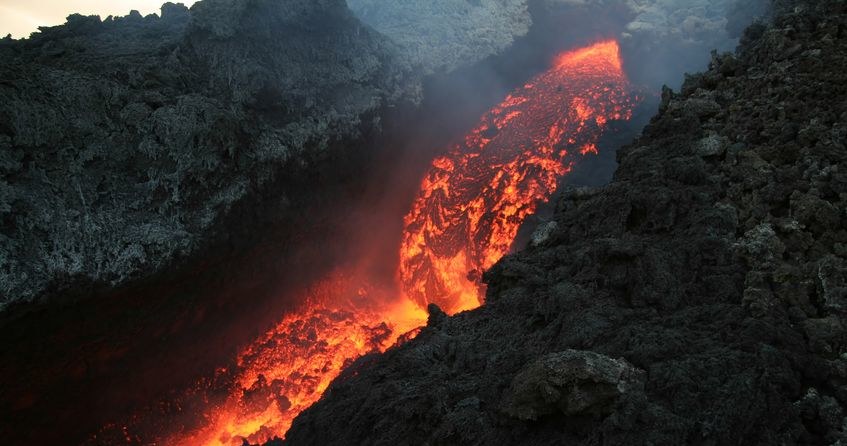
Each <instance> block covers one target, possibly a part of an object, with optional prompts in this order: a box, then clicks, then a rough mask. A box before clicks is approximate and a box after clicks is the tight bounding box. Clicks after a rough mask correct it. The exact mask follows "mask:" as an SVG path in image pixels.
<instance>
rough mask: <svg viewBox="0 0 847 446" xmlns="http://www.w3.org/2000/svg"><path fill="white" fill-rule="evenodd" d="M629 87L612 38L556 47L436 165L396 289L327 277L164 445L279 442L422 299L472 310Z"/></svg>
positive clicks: (416, 319) (623, 106)
mask: <svg viewBox="0 0 847 446" xmlns="http://www.w3.org/2000/svg"><path fill="white" fill-rule="evenodd" d="M629 92H630V88H629V85H628V82H627V79H626V76H625V75H624V72H623V70H622V67H621V59H620V54H619V49H618V45H617V43H616V42H614V41H607V42H601V43H598V44H595V45H592V46H590V47H587V48H583V49H579V50H575V51H571V52H566V53H563V54H561V55H559V56H558V57H557V58H556V60H555V63H554V64H553V67H552V68H550V69H549V70H548V71H546V72H544V73H542V74H540V75H539V76H537V77H535V78H534V79H532V80H531V81H529V82H528V83H527V84H526V85H524V86H523V87H521V88H519V89H517V90H516V91H514V92H513V93H512V94H510V95H509V96H508V97H507V98H506V99H505V100H504V101H503V102H502V103H501V104H499V105H498V106H496V107H494V108H493V109H492V110H490V111H489V112H488V113H486V114H485V115H484V116H483V117H482V119H481V122H480V124H479V125H478V126H477V127H476V128H475V129H473V130H472V131H471V132H470V133H469V134H468V135H467V136H466V137H465V138H464V140H463V141H461V142H460V143H458V144H456V145H454V146H453V147H452V148H451V149H450V150H449V151H448V152H447V154H446V155H444V156H441V157H439V158H437V159H435V160H434V161H433V162H432V165H431V167H430V169H429V171H428V173H427V174H426V176H425V178H424V179H423V181H422V183H421V187H420V192H419V193H418V195H417V198H416V199H415V201H414V204H413V206H412V209H411V211H410V212H409V213H408V215H406V217H405V220H404V222H405V232H404V234H403V239H402V246H401V247H400V265H399V268H398V270H399V272H398V276H399V285H400V291H399V292H397V291H391V290H396V285H392V284H386V285H385V286H382V287H370V286H368V285H364V284H365V283H366V281H367V280H366V279H363V278H362V277H357V275H356V274H346V275H342V278H338V277H334V278H331V279H328V280H326V281H324V282H322V283H321V284H319V285H318V286H317V287H316V289H314V290H313V291H312V292H311V294H310V296H307V298H306V299H305V300H304V302H305V303H304V304H303V305H302V307H301V309H300V311H296V312H293V313H291V314H289V315H287V316H285V317H284V318H283V319H282V320H281V321H280V322H279V324H278V325H277V326H276V327H275V328H273V329H272V330H270V331H269V332H268V333H266V334H265V335H264V336H263V337H261V338H260V339H258V340H257V341H255V342H254V343H253V344H252V345H250V346H249V347H247V348H246V349H245V350H244V351H243V352H242V354H241V355H240V356H239V358H238V362H237V370H236V371H235V373H234V376H233V381H234V384H233V385H232V386H231V387H230V388H228V396H226V397H224V398H223V399H220V398H211V397H210V396H209V395H208V394H204V396H203V400H204V403H205V404H207V406H211V407H210V408H207V409H205V413H204V414H203V420H202V422H201V423H202V425H203V427H201V428H199V429H191V428H188V429H185V430H184V431H181V432H178V433H175V434H173V435H170V436H168V437H167V438H165V439H163V440H162V441H161V442H159V444H192V445H226V446H229V445H241V444H242V441H243V439H247V440H248V441H249V442H251V443H259V442H263V441H266V440H269V439H272V438H273V437H274V436H283V435H284V434H285V432H286V431H287V430H288V428H289V427H290V426H291V423H292V421H293V419H294V418H295V417H296V416H297V415H298V414H299V413H300V412H301V411H303V410H304V409H306V408H307V407H309V406H310V405H311V404H313V403H314V402H316V401H317V400H318V399H319V398H320V396H321V395H322V394H323V392H324V391H325V390H326V388H327V386H329V384H330V382H331V381H332V380H333V379H335V378H336V377H337V376H338V375H339V373H340V372H341V371H342V369H344V367H345V366H347V365H348V364H349V363H350V362H351V361H353V360H355V359H356V358H358V357H360V356H362V355H364V354H367V353H370V352H378V351H384V350H385V349H387V348H389V347H391V346H392V345H393V344H394V343H395V342H396V341H397V340H398V339H399V338H400V336H401V335H403V334H404V333H406V332H408V331H410V330H412V329H414V328H416V327H420V326H421V325H423V324H424V323H425V322H426V311H425V310H424V308H426V307H427V305H428V304H429V303H437V304H438V305H439V306H441V307H442V308H443V309H444V310H445V311H446V312H448V313H451V314H452V313H456V312H459V311H463V310H468V309H471V308H475V307H477V306H479V305H480V303H481V296H482V295H483V289H482V285H481V282H480V276H481V272H482V271H484V270H486V269H488V268H490V267H491V266H492V265H493V264H494V263H495V262H497V261H498V260H499V259H500V258H501V257H503V256H504V255H505V254H507V253H508V252H509V250H510V249H511V245H512V243H513V240H514V238H515V235H516V234H517V232H518V229H519V227H520V225H521V223H522V222H523V220H524V219H525V218H526V217H527V216H529V215H530V214H532V213H533V212H534V211H535V210H536V207H537V205H538V204H539V203H540V202H542V201H544V200H547V199H549V197H550V196H551V195H552V194H553V192H554V191H555V190H556V187H557V184H558V181H559V179H560V178H561V177H562V176H563V175H564V174H566V173H567V172H568V171H569V170H570V169H571V166H572V163H573V162H575V161H576V160H577V159H578V157H580V156H583V155H587V154H590V153H596V152H597V147H596V144H597V142H598V139H599V137H600V135H601V133H602V132H603V130H604V129H605V127H606V126H607V125H608V123H609V122H610V121H613V120H623V119H629V118H630V116H631V110H632V105H633V103H632V100H631V96H630V93H629ZM385 290H389V291H385ZM386 295H389V296H386ZM385 302H389V303H388V304H386V303H385ZM201 393H202V392H201ZM124 433H126V430H124ZM127 438H129V435H128V434H127Z"/></svg>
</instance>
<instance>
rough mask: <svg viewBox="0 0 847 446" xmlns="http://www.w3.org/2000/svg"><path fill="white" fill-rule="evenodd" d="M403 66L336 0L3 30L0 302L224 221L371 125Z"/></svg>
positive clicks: (157, 261)
mask: <svg viewBox="0 0 847 446" xmlns="http://www.w3.org/2000/svg"><path fill="white" fill-rule="evenodd" d="M403 66H404V65H403V63H402V62H400V61H399V56H398V55H397V54H396V51H395V47H394V45H393V44H391V43H389V42H388V40H387V39H386V38H384V37H382V36H380V35H378V34H377V33H376V32H374V31H372V30H371V29H370V28H368V27H367V26H366V25H364V24H362V23H361V22H359V21H358V19H356V18H355V17H354V16H353V15H352V13H351V12H350V11H349V10H348V9H347V6H346V3H345V2H344V1H343V0H320V1H313V0H288V1H277V0H260V1H247V0H236V1H231V0H205V1H202V2H199V3H197V4H195V5H194V6H193V7H192V9H191V10H190V11H189V10H188V9H186V8H185V7H184V6H181V5H180V6H177V5H173V4H170V3H169V4H166V5H165V6H164V7H163V8H162V16H161V17H158V16H155V15H152V16H148V17H141V16H140V15H138V14H137V13H135V14H131V15H129V16H127V17H123V18H117V19H111V18H109V19H107V20H105V21H101V20H100V19H99V18H98V17H96V16H92V17H83V16H79V15H73V16H70V17H69V20H68V23H67V24H65V25H63V26H58V27H52V28H44V29H42V32H40V33H37V34H35V35H34V36H33V37H32V38H30V39H26V40H20V41H15V40H11V39H4V40H0V80H1V81H0V228H2V231H0V309H2V308H3V306H5V305H7V304H9V303H12V302H18V301H27V300H31V299H33V298H38V297H41V296H43V294H44V292H45V290H46V289H48V287H49V288H50V289H51V290H52V291H53V293H54V294H55V293H57V292H59V291H62V290H63V289H65V288H67V285H68V284H74V287H75V288H77V289H79V288H80V285H79V284H80V282H99V283H105V284H108V285H109V286H114V285H117V284H120V283H124V282H127V281H128V280H130V279H135V278H139V277H144V276H148V275H150V274H151V273H155V272H158V271H160V270H162V269H163V268H164V267H167V266H169V265H170V264H171V262H172V260H173V259H174V258H178V257H180V256H186V257H187V256H190V255H191V254H194V253H195V252H196V251H197V249H198V247H201V246H202V245H204V244H207V243H208V242H209V241H210V240H212V239H214V238H215V233H223V234H224V235H226V234H231V233H233V232H235V230H234V229H233V228H231V227H229V228H222V227H220V226H221V222H222V218H223V217H224V216H226V215H227V214H228V212H229V210H230V208H231V207H232V206H233V205H234V204H236V203H238V202H240V201H242V200H244V199H245V198H249V197H256V195H257V194H260V193H262V192H263V191H264V188H265V187H266V186H267V184H268V183H269V182H270V181H272V180H274V178H275V177H276V176H279V175H280V174H282V175H289V176H293V175H296V174H297V173H298V172H300V171H303V170H304V167H305V166H306V165H308V164H310V163H312V162H313V161H314V160H319V161H324V160H325V159H326V158H327V157H328V156H331V155H332V153H331V152H329V147H330V146H332V145H333V143H334V142H336V141H339V140H343V141H350V140H351V139H353V138H355V137H356V135H358V134H359V132H360V131H361V130H363V129H364V130H366V129H368V128H371V126H372V124H373V123H372V122H371V121H370V118H368V116H371V117H372V116H373V115H375V114H377V112H378V110H379V108H380V107H382V106H383V105H384V104H385V103H386V102H387V101H394V100H396V99H397V98H398V97H399V96H400V95H401V94H402V93H403V92H404V91H405V89H406V88H407V87H410V85H412V83H413V81H412V80H411V78H410V77H409V76H408V75H409V73H408V72H407V71H404V68H403ZM363 120H365V122H364V123H363ZM336 145H337V144H336ZM324 164H331V162H324ZM299 193H301V191H292V190H275V191H274V194H275V198H276V201H277V202H281V203H284V202H285V201H287V200H289V199H290V198H289V197H287V196H288V195H293V194H299ZM253 201H258V200H255V199H254V200H253ZM263 204H265V203H262V202H258V203H256V206H261V205H263ZM244 223H245V224H249V223H250V222H249V221H245V222H244ZM226 236H227V237H229V236H230V235H226Z"/></svg>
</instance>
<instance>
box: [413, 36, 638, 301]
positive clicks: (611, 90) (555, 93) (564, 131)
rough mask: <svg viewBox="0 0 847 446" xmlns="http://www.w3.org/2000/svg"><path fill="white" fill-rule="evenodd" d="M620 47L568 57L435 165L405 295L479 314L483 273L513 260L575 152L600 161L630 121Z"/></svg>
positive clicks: (424, 189) (420, 210)
mask: <svg viewBox="0 0 847 446" xmlns="http://www.w3.org/2000/svg"><path fill="white" fill-rule="evenodd" d="M629 91H630V90H629V85H628V82H627V79H626V76H625V75H624V72H623V69H622V67H621V59H620V50H619V48H618V45H617V42H615V41H608V42H602V43H598V44H596V45H592V46H590V47H588V48H583V49H579V50H576V51H571V52H567V53H563V54H561V55H559V56H558V57H557V58H556V62H555V64H554V66H553V68H552V69H550V70H549V71H547V72H545V73H543V74H541V75H539V76H537V77H536V78H535V79H532V80H531V81H530V82H529V83H527V84H526V85H525V86H524V87H523V88H520V89H518V90H517V91H515V92H513V93H512V94H510V95H509V96H508V97H507V98H506V99H505V100H504V101H503V102H502V103H501V104H500V105H498V106H497V107H494V108H493V109H492V110H491V111H489V112H488V113H486V114H485V116H483V117H482V121H481V123H480V124H479V125H478V126H477V127H476V128H475V129H474V130H473V131H471V132H470V134H469V135H468V136H467V137H466V138H465V139H464V141H462V142H461V143H459V144H456V145H455V146H454V147H453V148H452V149H451V150H450V152H449V153H448V154H447V155H445V156H442V157H440V158H438V159H436V160H435V161H433V163H432V168H431V169H430V170H429V173H428V174H427V176H426V178H425V179H424V180H423V184H422V185H421V190H420V193H419V194H418V197H417V199H416V200H415V203H414V205H413V207H412V210H411V212H409V214H408V215H407V216H406V219H405V227H406V230H405V232H404V233H403V246H402V247H401V250H400V280H401V282H402V286H403V290H404V291H405V292H406V294H407V295H408V296H409V297H410V298H412V299H413V300H414V301H415V302H417V303H418V304H420V305H421V306H423V307H426V305H427V304H428V303H436V304H438V305H439V306H440V307H441V308H443V309H444V310H445V311H446V312H448V313H456V312H459V311H463V310H468V309H471V308H476V307H477V306H479V305H480V303H481V302H480V296H482V295H484V293H483V292H482V290H481V285H480V281H479V279H480V275H481V272H482V271H485V270H487V269H488V268H490V267H491V266H492V265H494V263H496V262H497V261H498V260H500V258H501V257H503V255H505V254H506V253H508V252H509V250H510V249H511V246H512V242H513V241H514V239H515V235H516V234H517V232H518V229H519V228H520V225H521V224H522V223H523V221H524V219H525V218H526V217H527V216H529V215H531V214H532V213H534V212H535V210H536V207H537V205H538V204H539V203H540V202H541V201H544V200H546V199H548V198H549V197H550V196H551V195H552V194H553V192H554V191H555V190H556V186H557V184H558V181H559V178H561V177H562V175H564V174H565V173H567V172H568V171H569V170H570V168H571V163H572V162H573V161H574V159H573V157H571V156H569V155H571V154H572V152H574V150H575V151H576V152H577V153H578V154H580V155H586V154H589V153H597V147H596V142H597V140H598V139H599V137H600V135H601V133H602V131H603V130H604V128H605V127H606V125H607V123H608V122H609V121H610V120H620V119H629V118H630V115H631V110H632V104H631V101H630V94H629Z"/></svg>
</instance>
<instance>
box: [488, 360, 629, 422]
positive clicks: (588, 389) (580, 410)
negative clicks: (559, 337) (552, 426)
mask: <svg viewBox="0 0 847 446" xmlns="http://www.w3.org/2000/svg"><path fill="white" fill-rule="evenodd" d="M643 374H644V372H643V371H641V370H637V369H636V368H634V367H633V366H631V365H629V364H627V363H626V361H620V360H615V359H612V358H609V357H607V356H603V355H600V354H597V353H593V352H588V351H577V350H566V351H564V352H559V353H552V354H549V355H547V356H545V357H543V358H541V359H539V360H537V361H534V362H532V363H531V364H529V365H527V366H526V367H524V368H523V369H522V370H521V371H520V372H518V374H517V375H516V376H515V378H514V379H513V380H512V384H511V386H510V388H509V390H508V391H507V392H506V393H505V395H504V397H503V398H504V402H503V403H502V406H501V408H502V410H503V411H504V412H506V413H508V414H509V415H511V416H513V417H516V418H519V419H522V420H537V419H538V418H539V417H541V416H544V415H550V414H553V413H557V412H561V413H562V414H565V415H569V416H570V415H580V414H592V415H608V414H610V413H611V412H612V411H613V410H614V409H615V406H616V404H617V403H618V402H619V400H620V399H621V397H623V396H624V395H627V394H631V393H635V392H639V391H642V390H643V384H644V383H643V381H644V379H643Z"/></svg>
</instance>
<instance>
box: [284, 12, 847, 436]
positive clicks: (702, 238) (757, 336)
mask: <svg viewBox="0 0 847 446" xmlns="http://www.w3.org/2000/svg"><path fill="white" fill-rule="evenodd" d="M776 7H777V10H776V11H775V17H774V19H773V22H772V24H769V25H763V24H757V25H755V26H753V27H751V28H749V29H748V30H747V31H745V33H744V36H743V37H742V47H741V48H740V49H739V52H738V53H737V55H715V56H714V57H713V60H712V63H711V65H710V67H709V69H708V71H706V72H704V73H702V74H698V75H695V76H691V77H689V78H688V79H687V81H686V83H685V84H684V86H683V88H682V90H681V91H680V92H679V93H674V92H672V91H670V90H666V91H665V93H664V95H663V103H662V107H661V110H660V113H659V115H658V116H657V117H656V118H655V119H654V120H653V121H652V123H651V124H650V125H649V126H648V127H647V128H646V129H645V131H644V133H643V135H642V136H641V137H640V138H639V139H638V140H637V141H636V142H635V143H634V144H632V145H631V146H629V147H627V148H625V149H624V150H622V151H621V152H619V161H620V163H621V164H620V168H619V170H618V171H617V173H616V176H615V179H614V181H613V182H612V183H611V184H609V185H608V186H605V187H602V188H600V189H597V190H595V191H594V193H585V191H579V192H574V193H565V194H563V198H562V199H561V201H560V202H559V205H558V209H559V210H558V212H557V216H556V219H555V222H556V225H555V227H552V228H551V229H550V231H549V234H545V235H544V237H539V238H538V239H537V241H536V243H534V244H533V246H531V247H529V248H527V249H526V250H525V251H523V252H520V253H518V254H515V255H512V256H509V257H507V258H505V259H503V260H502V261H501V262H500V263H498V264H497V265H496V266H495V267H494V268H492V270H491V271H489V272H488V273H487V274H486V275H485V278H486V281H487V283H488V285H489V288H488V293H487V298H486V304H485V305H484V306H483V307H482V308H480V309H478V310H475V311H471V312H466V313H462V314H459V315H457V316H454V317H451V318H441V317H439V318H437V319H438V323H437V324H430V325H429V326H427V327H426V328H424V329H423V330H422V331H421V333H420V335H419V336H418V337H417V338H415V339H414V340H411V341H409V342H406V343H404V344H403V345H401V346H398V347H396V348H393V349H391V350H389V351H388V352H386V353H385V354H383V355H380V356H368V357H365V358H362V359H360V360H359V361H358V362H357V363H355V364H354V365H353V366H351V367H350V368H349V369H348V370H346V371H345V372H344V373H343V374H342V376H341V377H339V379H337V380H336V381H335V382H334V383H333V385H332V386H331V387H330V389H329V390H328V391H327V393H326V394H325V396H324V398H323V399H322V400H321V401H320V402H319V403H317V404H316V405H315V406H313V407H312V408H310V409H309V410H307V411H305V412H303V413H302V414H301V416H300V417H299V418H298V419H297V420H296V421H295V423H294V425H293V427H292V429H291V430H290V431H289V433H288V435H287V440H286V441H287V442H288V443H290V444H298V445H302V444H322V445H333V444H374V445H380V444H395V445H396V444H400V445H403V444H430V445H432V444H687V443H693V444H835V443H837V442H844V441H847V436H845V434H846V433H847V432H845V419H844V413H845V412H844V408H845V407H847V386H846V385H845V383H847V355H845V345H847V344H845V341H847V332H845V329H844V328H845V322H847V321H845V312H844V305H845V290H847V260H845V259H847V257H845V256H847V249H845V246H847V231H846V230H845V227H847V225H845V223H847V220H845V218H847V212H845V210H847V178H845V175H844V172H843V170H844V166H843V161H844V160H845V159H847V147H845V143H847V124H845V123H847V102H845V100H844V98H845V97H847V74H845V73H847V71H845V67H847V32H845V30H847V4H845V3H844V2H843V1H838V0H824V1H818V2H809V1H799V0H794V1H787V0H786V1H778V2H776ZM573 350H579V351H582V352H593V354H595V355H597V356H596V357H594V358H602V359H598V361H603V362H607V363H610V364H613V363H611V362H610V361H613V360H611V359H609V358H623V359H624V360H625V361H626V363H628V364H631V366H632V367H634V368H636V369H641V370H643V371H644V372H645V374H644V375H643V382H642V381H640V380H639V379H634V380H633V381H632V382H633V383H637V385H635V386H634V387H633V388H634V389H636V390H635V391H633V392H631V393H630V392H620V391H619V390H615V389H618V387H616V381H615V380H614V379H611V378H597V377H593V378H591V379H589V381H590V382H595V383H596V382H603V383H605V385H601V386H598V387H596V388H592V389H590V390H587V392H589V394H590V395H588V396H587V399H584V398H580V399H579V400H580V401H590V402H593V401H597V402H602V403H598V404H597V405H595V404H594V403H586V404H585V406H586V407H597V408H598V410H595V411H592V410H569V408H570V407H571V403H570V401H571V399H570V398H569V397H568V395H571V393H569V392H577V391H578V390H580V389H583V387H582V386H579V387H578V388H576V389H575V388H568V387H567V386H566V385H561V384H556V383H564V382H566V381H567V380H566V379H560V377H562V376H567V374H568V373H569V371H573V370H579V368H578V367H577V368H576V369H572V368H570V367H572V366H561V364H559V363H562V362H563V361H560V359H561V356H560V355H562V354H561V353H557V352H567V351H573ZM583 354H588V353H583ZM551 355H552V356H551ZM568 355H576V353H568ZM600 355H602V356H600ZM556 358H559V359H556ZM551 361H552V362H554V363H557V364H558V365H556V366H555V367H552V366H551V367H548V366H547V365H548V363H550V362H551ZM560 366H561V367H560ZM619 367H620V370H629V368H628V366H626V365H623V364H621V365H619ZM588 369H590V368H588V367H585V368H584V370H588ZM613 369H614V368H613ZM592 370H596V369H592ZM612 375H614V374H612ZM583 376H593V375H592V373H587V372H586V373H585V374H584V375H583ZM600 376H607V374H604V373H600ZM635 376H640V375H638V374H635ZM551 382H552V383H553V385H551V384H550V383H551ZM642 383H643V392H641V391H640V390H638V389H640V385H641V384H642ZM539 389H541V391H539ZM545 395H549V396H550V397H549V398H546V399H545ZM624 395H631V396H632V398H625V397H624ZM563 400H564V401H566V402H567V404H564V407H565V409H564V410H561V402H562V401H563ZM504 401H505V402H504ZM516 401H517V402H516ZM607 401H613V402H614V403H611V402H609V403H608V404H607V403H606V402H607ZM504 407H505V408H507V410H505V411H504V410H503V408H504ZM553 407H555V408H557V409H556V410H553ZM516 414H517V415H518V416H515V415H516Z"/></svg>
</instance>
